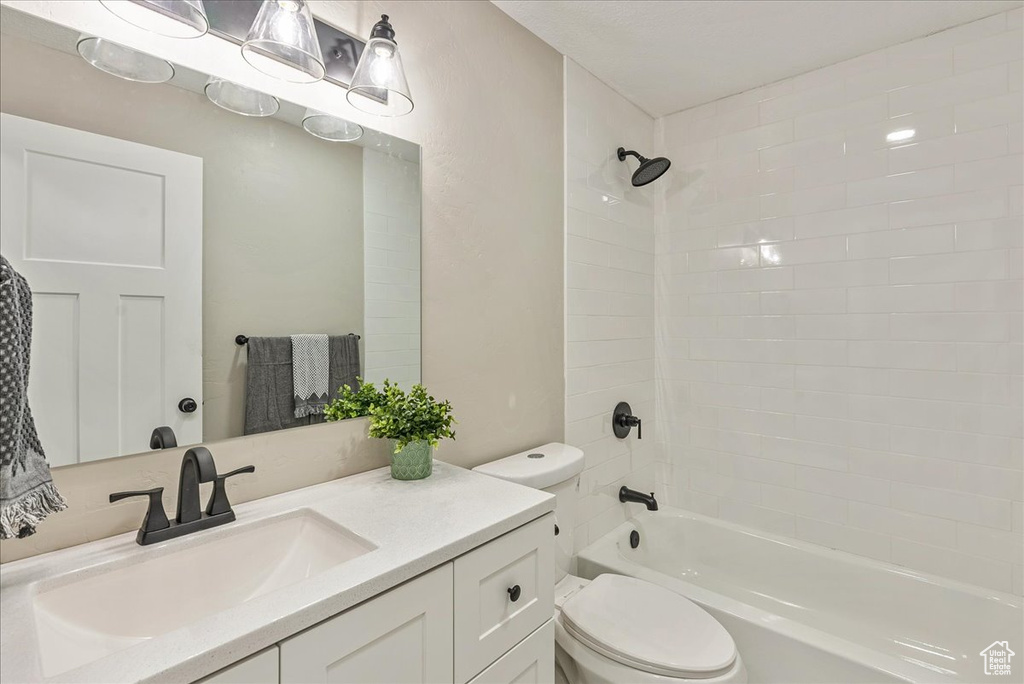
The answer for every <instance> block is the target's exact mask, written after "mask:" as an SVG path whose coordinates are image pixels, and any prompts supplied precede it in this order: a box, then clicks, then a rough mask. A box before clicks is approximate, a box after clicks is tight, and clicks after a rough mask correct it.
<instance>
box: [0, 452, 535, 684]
mask: <svg viewBox="0 0 1024 684" xmlns="http://www.w3.org/2000/svg"><path fill="white" fill-rule="evenodd" d="M554 506H555V498H554V497H553V496H552V495H550V494H546V493H545V492H542V491H539V490H534V489H529V488H526V487H520V486H518V485H514V484H511V483H508V482H503V481H501V480H497V479H494V478H490V477H486V476H484V475H480V474H478V473H474V472H471V471H468V470H464V469H462V468H458V467H455V466H451V465H448V464H445V463H440V462H435V463H434V474H433V475H432V476H431V477H429V478H427V479H426V480H418V481H412V482H402V481H399V480H393V479H392V478H391V475H390V469H389V468H379V469H377V470H372V471H370V472H367V473H361V474H359V475H353V476H350V477H346V478H342V479H340V480H334V481H333V482H327V483H324V484H320V485H316V486H313V487H307V488H304V489H299V490H296V491H293V492H287V493H284V494H279V495H276V496H272V497H268V498H265V499H259V500H257V501H251V502H248V503H244V504H239V505H238V506H236V507H235V512H236V514H237V516H238V519H237V520H236V521H235V522H234V523H230V524H227V525H224V526H222V527H217V528H214V529H212V530H208V531H205V532H198V533H194V534H192V535H189V536H185V537H182V538H179V539H174V540H171V541H168V542H164V543H162V544H154V545H153V546H145V547H143V546H139V545H137V544H136V543H135V533H134V532H131V533H128V534H122V535H119V536H116V537H111V538H109V539H103V540H100V541H96V542H92V543H89V544H83V545H81V546H75V547H72V548H69V549H63V550H61V551H55V552H53V553H48V554H44V555H41V556H36V557H34V558H27V559H25V560H20V561H16V562H13V563H7V564H4V565H2V566H0V615H2V620H0V682H3V683H4V684H23V683H26V682H36V681H53V682H105V683H113V682H138V681H147V682H150V681H151V682H179V683H180V682H191V681H195V680H197V679H200V678H202V677H205V676H206V675H209V674H211V673H213V672H216V671H217V670H219V669H221V668H224V667H227V666H228V665H231V664H232V663H234V662H236V661H238V660H241V659H242V658H245V657H246V656H249V655H251V654H253V653H256V652H257V651H260V650H262V649H264V648H267V647H268V646H271V645H273V644H275V643H277V642H279V641H282V640H283V639H286V638H287V637H289V636H291V635H293V634H295V633H297V632H300V631H302V630H304V629H306V628H308V627H311V626H312V625H315V624H316V623H318V622H321V621H322V620H325V619H326V618H329V617H331V616H333V615H336V614H338V613H340V612H341V611H343V610H345V609H347V608H350V607H352V606H354V605H356V604H357V603H360V602H361V601H364V600H366V599H368V598H371V597H373V596H376V595H377V594H380V593H381V592H384V591H387V590H388V589H390V588H392V587H394V586H397V585H398V584H401V583H402V582H404V581H406V580H409V579H411V578H413V577H415V576H417V575H419V574H421V573H423V572H425V571H427V570H430V569H431V568H434V567H437V566H438V565H442V564H443V563H446V562H448V561H450V560H452V559H453V558H455V557H456V556H459V555H461V554H463V553H465V552H467V551H469V550H471V549H473V548H475V547H477V546H480V545H481V544H484V543H486V542H488V541H490V540H492V539H494V538H496V537H498V536H500V535H502V534H504V533H505V532H509V531H510V530H513V529H515V528H516V527H519V526H520V525H523V524H525V523H527V522H529V521H531V520H533V519H535V518H538V517H540V516H541V515H544V514H545V513H547V512H549V511H552V510H554ZM299 509H308V510H311V511H314V512H315V513H317V514H319V515H321V516H323V517H324V518H326V519H328V520H330V521H331V522H334V523H336V524H338V525H342V526H344V527H346V528H348V529H349V530H351V531H352V532H354V533H355V534H357V535H359V536H361V537H363V538H364V539H366V540H368V541H370V542H372V543H373V544H374V545H376V546H377V548H376V549H375V550H373V551H371V552H369V553H367V554H365V555H363V556H360V557H358V558H354V559H352V560H350V561H348V562H345V563H343V564H341V565H339V566H337V567H334V568H332V569H330V570H327V571H325V572H323V573H321V574H319V575H315V576H313V577H311V578H309V579H307V580H304V581H302V582H299V583H298V584H294V585H292V586H289V587H285V588H283V589H280V590H277V591H275V592H272V593H270V594H267V595H265V596H260V597H257V598H254V599H252V600H250V601H246V602H245V603H242V604H240V605H238V606H235V607H233V608H231V609H228V610H225V611H223V612H220V613H217V614H215V615H213V616H211V617H209V618H207V619H206V620H204V621H202V622H200V623H197V624H194V625H190V626H189V627H186V628H182V629H178V630H176V631H173V632H170V633H168V634H164V635H162V636H159V637H156V638H153V639H150V640H148V641H145V642H143V643H139V644H136V645H134V646H131V647H129V648H127V649H125V650H122V651H118V652H116V653H113V654H111V655H108V656H106V657H104V658H102V659H100V660H97V661H95V662H92V663H89V664H88V665H85V666H82V667H80V668H77V669H74V670H71V671H69V672H65V673H63V674H61V675H58V676H57V677H54V678H52V679H49V680H44V679H43V676H42V669H41V664H40V656H39V645H38V642H37V638H36V630H35V618H34V615H33V608H32V603H31V601H32V598H31V597H32V595H33V593H34V592H36V591H37V590H38V588H39V587H40V586H48V582H47V581H48V580H49V581H50V582H49V584H53V583H54V581H55V578H59V580H56V581H66V580H67V579H68V573H74V574H75V575H76V576H82V575H85V574H88V573H89V572H90V568H92V569H93V573H95V572H96V570H95V568H96V566H98V565H105V564H111V563H113V564H116V565H123V564H128V563H134V562H138V561H141V560H147V559H149V558H152V557H154V555H160V554H163V553H166V552H167V550H168V549H174V548H184V547H186V546H189V545H194V544H198V543H206V542H213V543H215V540H216V539H217V538H222V537H225V536H229V535H231V534H233V530H235V531H237V530H238V528H239V527H240V526H244V525H251V524H259V522H260V521H261V520H264V519H266V518H268V517H277V516H280V515H282V514H285V513H289V512H291V511H295V510H299ZM168 514H169V515H173V512H172V511H168ZM62 515H74V511H71V510H69V511H67V512H66V513H63V514H62ZM140 522H141V520H140ZM195 572H197V573H204V572H208V573H214V572H217V569H216V568H201V567H197V568H196V569H195ZM124 600H125V601H126V602H130V601H132V597H131V596H125V597H124ZM138 609H139V610H140V611H144V610H145V609H146V607H145V606H144V605H140V606H139V607H138Z"/></svg>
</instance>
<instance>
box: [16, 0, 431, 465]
mask: <svg viewBox="0 0 1024 684" xmlns="http://www.w3.org/2000/svg"><path fill="white" fill-rule="evenodd" d="M0 18H2V23H0V30H2V40H0V112H2V117H3V122H2V136H0V137H2V140H0V147H2V164H3V165H2V184H3V185H2V189H0V203H2V215H0V217H2V222H0V230H2V232H0V252H2V254H3V256H4V257H5V258H6V259H7V260H8V261H9V262H10V263H11V265H12V267H13V268H14V270H15V271H17V272H19V273H20V274H21V275H22V276H24V277H25V279H26V280H27V282H28V284H29V286H30V287H31V288H32V291H33V297H32V301H33V311H34V316H33V319H34V320H33V337H32V344H31V357H30V358H31V373H30V377H29V388H28V396H29V404H30V407H31V410H32V413H33V415H34V418H35V421H36V425H37V428H38V432H39V435H40V439H41V442H42V445H43V449H44V450H45V452H46V455H47V458H48V459H49V462H50V464H51V465H52V466H66V465H71V464H75V463H81V462H85V461H92V460H98V459H103V458H110V457H115V456H121V455H126V454H133V453H138V452H143V451H148V450H150V448H151V439H152V437H153V432H154V429H155V428H158V427H161V426H166V427H170V428H171V431H172V432H173V434H174V440H175V441H176V442H177V445H178V446H183V445H186V444H190V443H196V442H200V441H203V442H209V441H213V440H218V439H225V438H230V437H238V436H241V435H243V434H252V433H256V432H263V431H267V430H272V429H280V428H286V427H296V426H302V425H307V424H311V423H315V422H320V421H322V420H323V417H322V414H320V413H318V412H317V410H318V409H317V408H316V407H314V408H313V409H304V410H313V413H312V414H310V415H303V416H301V417H300V418H295V416H294V415H293V409H294V403H295V402H294V401H292V405H290V406H288V410H287V411H285V410H282V409H281V406H282V401H284V402H287V401H289V399H288V395H292V393H293V390H294V391H298V388H293V387H290V386H288V385H289V383H291V382H292V379H293V377H294V376H295V374H293V373H292V368H293V366H292V361H293V358H292V356H293V355H292V338H291V336H293V335H316V336H321V337H315V338H302V340H304V342H303V345H305V346H303V347H301V349H306V348H307V347H308V348H309V349H312V350H313V351H314V353H313V354H312V356H311V357H309V358H307V357H302V359H301V361H298V362H300V363H302V364H304V365H302V372H303V373H309V372H312V375H311V377H312V379H311V380H309V381H308V382H312V383H313V385H314V386H315V387H317V388H320V387H321V386H322V384H323V383H324V382H325V381H324V380H323V377H324V376H323V372H324V367H323V362H324V356H323V354H320V353H316V350H317V349H319V348H321V347H322V343H323V342H324V340H325V338H324V337H322V336H325V335H326V336H328V337H327V338H326V342H327V344H328V347H329V352H328V354H327V357H328V360H329V363H328V365H329V369H328V371H327V373H328V376H329V380H327V381H326V382H328V384H329V385H330V388H329V394H333V393H334V391H335V390H336V389H337V387H338V386H339V384H341V383H343V382H348V381H349V379H350V378H351V379H353V380H354V377H355V376H356V375H358V376H360V377H363V378H365V379H366V380H369V381H373V382H377V383H379V382H381V381H383V380H384V379H385V378H389V379H391V380H393V381H395V382H398V383H399V384H401V385H403V386H408V385H411V384H413V383H416V382H419V379H420V171H419V158H420V152H419V147H418V146H416V145H414V144H412V143H409V142H406V141H403V140H400V139H397V138H394V137H390V136H387V135H384V134H381V133H377V132H374V131H371V130H363V131H362V135H361V137H359V138H358V139H357V140H355V141H351V142H337V141H333V140H327V139H324V138H322V137H317V136H316V135H313V134H311V133H310V132H307V128H308V129H311V130H312V131H315V132H316V133H317V134H319V135H321V136H326V137H332V136H333V137H342V138H346V137H354V136H355V135H356V134H357V133H358V132H359V131H358V130H355V129H358V128H359V127H351V126H346V125H345V122H342V121H340V120H337V119H334V120H331V119H314V120H309V119H308V117H309V116H310V115H315V114H316V112H307V110H306V109H305V108H302V107H299V106H297V105H294V104H292V103H288V102H283V101H282V102H276V101H275V100H274V99H273V98H271V97H269V96H266V95H263V94H262V93H255V92H252V91H249V92H238V91H232V90H231V88H232V86H231V84H225V83H217V82H214V81H210V79H209V78H208V76H207V75H206V74H200V73H197V72H194V71H190V70H188V69H184V68H181V67H178V66H176V65H168V64H167V63H166V62H162V61H161V60H156V58H149V59H152V60H154V61H155V62H156V64H155V65H148V64H147V65H143V66H145V67H146V68H145V69H143V70H142V71H141V72H140V73H142V74H151V73H154V70H155V73H157V74H158V75H159V74H160V73H161V70H162V69H164V68H167V69H172V70H173V77H172V78H171V79H170V80H169V81H167V82H164V83H144V82H138V81H132V80H126V79H125V78H119V77H117V76H115V75H111V74H110V73H106V72H105V71H102V70H100V69H99V68H95V67H94V66H93V65H92V64H90V62H88V61H86V59H83V57H88V58H90V59H93V60H95V61H100V62H102V60H104V59H106V60H108V61H110V60H111V59H113V60H114V62H115V67H117V68H121V67H124V68H125V69H128V70H130V69H134V68H137V67H138V66H139V64H137V63H136V61H133V60H138V59H145V58H146V57H147V56H145V55H140V53H136V55H134V56H131V57H130V59H128V60H124V59H121V60H120V61H118V60H117V55H114V56H111V54H110V53H109V52H105V50H109V46H105V45H103V44H102V43H99V44H91V43H90V44H84V45H80V44H79V43H80V41H81V39H82V37H81V36H79V35H78V34H77V33H74V32H72V31H70V30H68V29H66V28H64V27H61V26H57V25H55V24H50V23H47V22H45V21H42V20H39V19H36V18H33V17H29V16H28V15H24V14H22V13H20V12H17V11H16V10H12V9H11V8H9V7H6V6H5V7H3V8H2V10H0ZM80 53H81V54H80ZM107 67H108V68H107V70H108V71H109V70H110V68H109V64H108V65H107ZM133 75H137V74H133ZM211 89H212V90H211ZM208 90H211V92H210V97H208V96H207V91H208ZM214 97H218V98H220V101H221V104H222V105H223V106H227V107H233V108H236V109H238V108H249V111H250V113H256V112H258V113H262V114H268V113H271V110H276V111H273V112H272V115H269V116H242V115H240V114H237V113H234V112H233V111H228V109H225V108H222V107H221V106H215V104H214V103H213V101H212V99H213V98H214ZM338 97H341V98H344V91H343V90H342V89H341V88H338ZM253 108H255V109H253ZM304 119H306V125H305V126H304V125H303V121H304ZM258 338H275V339H274V340H269V341H268V340H265V339H262V340H261V339H258ZM254 339H255V342H254ZM247 340H248V342H247ZM254 350H256V351H255V352H254ZM300 375H301V374H300ZM303 377H305V376H304V375H303ZM282 397H284V399H282ZM292 399H294V397H292ZM315 403H316V402H314V404H315ZM168 441H169V440H168Z"/></svg>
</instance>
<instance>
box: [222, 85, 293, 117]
mask: <svg viewBox="0 0 1024 684" xmlns="http://www.w3.org/2000/svg"><path fill="white" fill-rule="evenodd" d="M205 91H206V97H207V98H208V99H209V100H210V102H212V103H213V104H215V105H217V106H218V107H220V108H221V109H226V110H228V111H229V112H234V113H235V114H241V115H242V116H273V115H274V114H277V110H278V109H280V108H281V103H280V102H279V101H278V99H277V98H276V97H274V96H273V95H267V94H266V93H261V92H260V91H258V90H253V89H252V88H246V87H245V86H240V85H238V84H237V83H232V82H231V81H225V80H224V79H223V78H215V77H213V76H211V77H210V79H209V80H208V81H206V88H205Z"/></svg>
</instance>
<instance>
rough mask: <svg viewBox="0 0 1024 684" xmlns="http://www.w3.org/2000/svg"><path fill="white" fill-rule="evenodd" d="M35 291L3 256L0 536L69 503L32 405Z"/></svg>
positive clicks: (17, 533) (20, 533)
mask: <svg viewBox="0 0 1024 684" xmlns="http://www.w3.org/2000/svg"><path fill="white" fill-rule="evenodd" d="M31 349H32V292H31V290H29V287H28V282H27V281H26V280H25V279H24V278H23V277H22V276H21V275H20V274H18V273H17V272H16V271H15V270H14V268H12V267H11V264H10V262H8V261H7V259H5V258H4V257H3V256H0V539H13V538H15V537H17V538H21V537H27V536H29V535H30V534H33V533H35V531H36V525H38V524H39V523H40V522H42V520H43V519H44V518H45V517H46V516H48V515H50V514H51V513H57V512H59V511H63V510H64V509H65V508H67V507H68V506H67V503H66V502H65V501H64V499H63V497H61V495H60V493H59V492H58V491H57V488H56V487H55V486H54V485H53V480H52V479H51V478H50V466H49V465H48V464H47V462H46V456H45V454H44V453H43V447H42V445H41V444H40V443H39V435H38V434H37V433H36V424H35V421H34V420H33V419H32V410H31V409H30V408H29V406H28V370H29V354H30V351H31Z"/></svg>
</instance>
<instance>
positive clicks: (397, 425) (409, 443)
mask: <svg viewBox="0 0 1024 684" xmlns="http://www.w3.org/2000/svg"><path fill="white" fill-rule="evenodd" d="M359 380H360V383H361V384H360V386H359V389H358V390H353V389H352V388H351V387H349V386H348V385H345V386H344V387H342V388H341V389H340V390H339V391H338V396H337V398H336V399H335V400H334V401H332V402H331V403H330V404H329V405H328V406H327V408H326V409H324V416H325V417H326V419H327V420H345V419H346V418H359V417H362V416H368V417H369V418H370V437H374V438H378V439H389V440H391V477H393V478H395V479H396V480H422V479H423V478H425V477H429V476H430V473H431V471H432V469H433V463H434V460H433V455H434V449H435V448H436V447H437V445H438V442H440V441H441V440H442V439H455V431H454V430H453V429H452V426H453V425H454V424H455V418H454V416H452V405H451V403H450V402H448V401H437V400H436V399H434V397H432V396H430V395H429V394H427V389H426V388H425V387H424V386H423V385H413V386H412V389H410V390H409V391H408V392H405V391H404V390H403V389H402V388H401V387H399V386H398V385H396V384H394V383H392V382H391V381H390V380H385V381H384V385H383V387H382V388H381V389H380V390H378V389H377V388H376V387H374V385H373V383H369V382H367V383H363V382H362V380H361V379H359Z"/></svg>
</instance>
